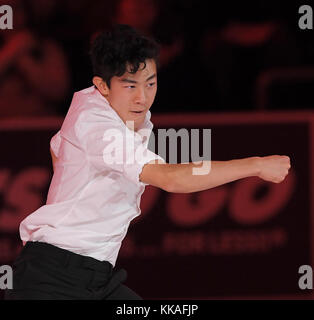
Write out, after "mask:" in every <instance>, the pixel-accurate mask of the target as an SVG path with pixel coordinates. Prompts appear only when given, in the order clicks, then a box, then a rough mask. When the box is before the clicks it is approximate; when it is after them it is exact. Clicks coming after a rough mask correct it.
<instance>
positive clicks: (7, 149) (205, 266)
mask: <svg viewBox="0 0 314 320" xmlns="http://www.w3.org/2000/svg"><path fill="white" fill-rule="evenodd" d="M313 119H314V114H313V113H308V112H301V113H295V112H293V113H291V112H290V113H281V112H280V113H278V112H277V113H233V114H212V113H201V114H187V113H186V114H167V115H166V114H158V115H153V117H152V121H153V123H154V125H155V126H154V133H155V136H156V137H158V135H159V134H160V132H161V131H160V130H158V129H170V128H173V129H175V130H176V131H177V132H178V130H180V129H181V128H186V129H187V131H188V132H189V133H191V132H192V129H199V132H200V135H201V133H202V132H204V130H205V129H211V158H212V160H221V161H222V160H231V159H240V158H245V157H250V156H267V155H274V154H278V155H288V156H289V157H290V158H291V171H290V173H289V175H288V176H287V178H286V179H285V181H284V182H282V183H280V184H275V183H268V182H266V181H263V180H261V179H259V178H255V177H252V178H247V179H242V180H239V181H236V182H232V183H229V184H226V185H223V186H221V187H217V188H214V189H210V190H206V191H202V192H197V193H190V194H177V193H167V192H164V191H162V190H160V189H158V188H155V187H152V186H148V187H146V191H145V192H144V194H143V196H142V203H141V210H142V214H141V215H140V216H139V217H137V218H136V219H135V220H133V221H132V223H131V225H130V228H129V232H128V234H127V236H126V238H125V240H124V241H123V244H122V247H121V251H120V255H119V258H118V261H117V267H123V268H125V269H126V270H127V271H128V280H127V285H129V286H130V287H131V288H132V289H134V290H135V291H136V292H138V293H139V294H140V295H141V296H143V297H144V299H213V298H214V299H215V298H218V299H219V298H257V299H258V298H290V297H292V298H310V297H312V296H313V293H312V291H313V290H301V289H300V288H299V286H298V281H299V278H300V277H301V274H299V273H298V270H299V267H300V266H302V265H310V266H314V264H313V255H312V252H313V248H312V243H313V239H312V234H313V232H312V226H313V196H314V193H313V183H314V175H313V168H312V167H313V161H314V151H313V150H314V148H313V141H314V139H313V132H314V131H313V123H314V120H313ZM62 121H63V119H58V118H52V119H37V120H36V119H31V120H19V121H18V120H10V121H3V120H2V121H0V141H1V146H2V148H1V149H2V152H1V158H0V265H3V264H11V263H12V262H13V260H14V258H15V257H16V255H17V254H18V252H19V250H20V249H21V241H20V239H19V234H18V228H19V223H20V222H21V220H23V219H24V217H26V216H27V215H28V214H30V213H32V212H33V211H35V210H36V209H37V208H38V207H39V206H41V205H43V204H45V202H46V198H47V192H48V188H49V183H50V180H51V177H52V165H51V159H50V153H49V142H50V139H51V137H52V136H53V135H54V134H55V133H56V132H57V131H58V130H59V128H60V126H61V124H62ZM202 145H203V141H202V139H200V150H201V151H202ZM177 148H178V151H180V147H179V140H178V147H177ZM167 160H169V159H168V158H167ZM190 161H191V159H190ZM182 162H184V161H182Z"/></svg>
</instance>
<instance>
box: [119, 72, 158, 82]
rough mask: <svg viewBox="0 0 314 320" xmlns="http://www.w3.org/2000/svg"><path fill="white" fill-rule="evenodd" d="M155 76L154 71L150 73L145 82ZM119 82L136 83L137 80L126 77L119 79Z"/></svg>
mask: <svg viewBox="0 0 314 320" xmlns="http://www.w3.org/2000/svg"><path fill="white" fill-rule="evenodd" d="M155 77H156V73H154V74H152V75H151V76H149V77H148V78H147V79H146V82H147V81H149V80H152V79H153V78H155ZM120 82H127V83H137V81H135V80H131V79H128V78H123V79H120Z"/></svg>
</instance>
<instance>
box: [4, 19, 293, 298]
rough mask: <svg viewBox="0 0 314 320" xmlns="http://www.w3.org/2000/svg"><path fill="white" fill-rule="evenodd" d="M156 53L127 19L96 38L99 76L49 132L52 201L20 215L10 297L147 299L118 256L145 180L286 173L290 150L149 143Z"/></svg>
mask: <svg viewBox="0 0 314 320" xmlns="http://www.w3.org/2000/svg"><path fill="white" fill-rule="evenodd" d="M157 54H158V50H157V45H156V44H155V42H154V41H153V40H150V39H148V38H146V37H143V36H141V35H139V34H138V33H137V32H136V31H135V30H133V29H132V28H131V27H128V26H125V25H119V26H117V27H115V28H114V29H113V30H112V31H110V32H104V33H101V34H99V35H98V36H97V38H96V39H95V41H94V43H93V46H92V49H91V59H92V63H93V70H94V77H93V84H94V85H93V86H92V87H90V88H87V89H84V90H81V91H79V92H76V93H75V94H74V97H73V100H72V103H71V106H70V108H69V111H68V113H67V115H66V117H65V120H64V122H63V124H62V127H61V129H60V130H59V131H58V133H57V134H56V135H55V136H54V137H53V138H52V140H51V152H52V157H53V166H54V175H53V178H52V181H51V185H50V188H49V192H48V197H47V203H46V205H44V206H42V207H41V208H39V209H38V210H36V211H35V212H34V213H32V214H31V215H29V216H28V217H27V218H26V219H24V220H23V221H22V223H21V225H20V235H21V239H22V240H23V244H24V247H23V250H22V252H21V254H20V255H19V257H18V258H17V259H16V261H15V263H14V277H13V279H14V284H13V289H12V290H7V291H6V298H7V299H97V300H101V299H108V300H109V299H141V298H140V297H139V296H138V295H137V294H136V293H135V292H134V291H132V290H131V289H129V288H128V287H126V286H125V285H124V284H123V282H124V281H125V279H126V271H125V270H124V269H120V270H117V269H116V268H115V263H116V259H117V256H118V252H119V249H120V246H121V242H122V240H123V238H124V237H125V235H126V233H127V229H128V226H129V223H130V221H131V220H132V219H133V218H135V217H136V216H138V215H139V214H140V199H141V195H142V193H143V192H144V189H145V185H147V184H151V185H153V186H156V187H159V188H161V189H163V190H165V191H168V192H196V191H201V190H206V189H208V188H212V187H215V186H219V185H221V184H224V183H228V182H231V181H234V180H237V179H241V178H245V177H249V176H259V177H260V178H262V179H264V180H267V181H272V182H276V183H278V182H281V181H282V180H283V179H284V177H285V176H286V175H287V173H288V169H289V167H290V164H289V158H288V157H286V156H277V155H275V156H268V157H252V158H246V159H239V160H231V161H212V162H210V161H203V162H199V163H197V164H194V163H188V164H167V163H165V161H164V160H163V159H162V158H161V157H160V156H158V155H156V154H155V153H153V152H151V151H150V150H148V149H147V145H148V137H149V134H150V133H151V130H152V127H153V125H152V123H151V121H150V116H151V114H150V111H149V109H150V107H151V105H152V103H153V101H154V98H155V95H156V91H157V66H156V64H157ZM135 155H136V156H135ZM209 167H211V170H208V169H209ZM197 169H198V170H203V173H204V172H205V171H206V172H207V173H206V174H197V175H196V174H194V173H195V172H196V171H195V170H197ZM208 171H209V172H208Z"/></svg>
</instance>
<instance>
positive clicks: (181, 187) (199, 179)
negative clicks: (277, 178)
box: [168, 157, 260, 193]
mask: <svg viewBox="0 0 314 320" xmlns="http://www.w3.org/2000/svg"><path fill="white" fill-rule="evenodd" d="M168 166H170V167H169V181H170V182H171V188H170V191H171V192H174V193H190V192H197V191H203V190H207V189H210V188H214V187H217V186H220V185H223V184H225V183H229V182H232V181H235V180H238V179H242V178H247V177H252V176H256V175H258V173H259V170H260V169H259V157H250V158H244V159H235V160H229V161H202V162H201V163H200V164H194V163H193V162H190V163H187V164H168ZM209 169H210V170H209ZM193 170H194V173H193ZM196 170H198V171H199V172H203V173H205V174H195V171H196Z"/></svg>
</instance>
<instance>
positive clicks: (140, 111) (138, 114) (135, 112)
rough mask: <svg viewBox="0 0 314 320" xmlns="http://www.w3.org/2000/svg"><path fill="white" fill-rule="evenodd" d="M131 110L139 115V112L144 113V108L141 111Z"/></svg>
mask: <svg viewBox="0 0 314 320" xmlns="http://www.w3.org/2000/svg"><path fill="white" fill-rule="evenodd" d="M131 112H132V113H134V114H138V115H140V114H143V113H144V110H142V111H131Z"/></svg>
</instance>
